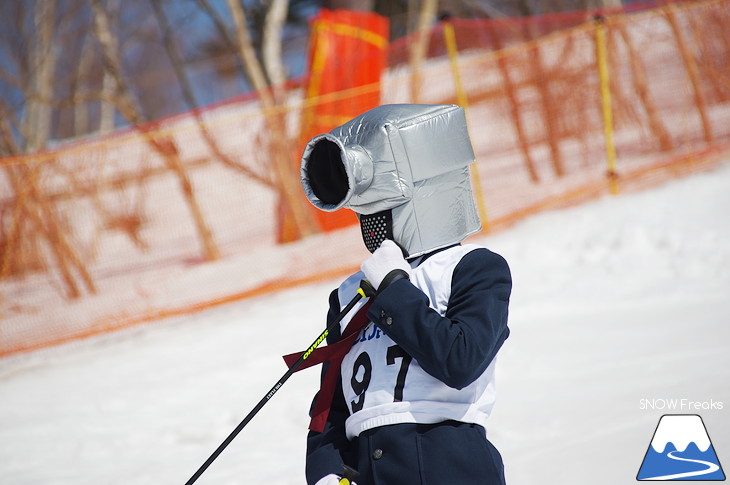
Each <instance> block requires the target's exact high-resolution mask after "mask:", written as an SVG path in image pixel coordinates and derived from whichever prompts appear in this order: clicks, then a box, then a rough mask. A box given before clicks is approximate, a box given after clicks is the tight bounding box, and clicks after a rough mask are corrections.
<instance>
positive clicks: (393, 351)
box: [350, 345, 413, 413]
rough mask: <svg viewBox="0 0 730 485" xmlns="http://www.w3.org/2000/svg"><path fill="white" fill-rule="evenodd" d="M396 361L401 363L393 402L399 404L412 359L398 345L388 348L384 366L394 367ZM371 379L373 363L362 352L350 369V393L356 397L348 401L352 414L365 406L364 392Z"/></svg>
mask: <svg viewBox="0 0 730 485" xmlns="http://www.w3.org/2000/svg"><path fill="white" fill-rule="evenodd" d="M396 359H401V362H400V369H398V375H397V377H396V380H395V387H394V388H393V402H400V401H403V389H404V388H405V386H406V374H408V366H409V365H410V364H411V360H413V357H411V356H410V355H408V354H407V353H406V351H405V350H403V349H402V348H401V347H399V346H398V345H391V346H390V347H388V351H387V353H386V364H388V365H395V363H396ZM358 376H360V377H358ZM372 378H373V362H372V360H371V359H370V355H369V354H368V353H367V352H363V353H361V354H360V355H358V356H357V359H355V363H354V364H353V368H352V377H351V378H350V385H351V386H352V391H353V392H354V393H355V395H357V399H354V400H352V401H350V405H351V406H352V412H353V413H356V412H358V411H360V410H361V409H362V408H363V406H364V405H365V392H366V391H367V390H368V387H369V386H370V381H371V380H372Z"/></svg>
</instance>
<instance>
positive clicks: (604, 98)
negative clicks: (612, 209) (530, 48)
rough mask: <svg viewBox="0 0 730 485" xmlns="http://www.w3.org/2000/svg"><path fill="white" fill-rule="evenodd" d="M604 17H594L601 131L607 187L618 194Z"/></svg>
mask: <svg viewBox="0 0 730 485" xmlns="http://www.w3.org/2000/svg"><path fill="white" fill-rule="evenodd" d="M604 22H605V19H604V18H603V17H596V60H597V61H598V77H599V81H600V86H601V107H602V110H603V133H604V138H605V140H606V161H607V162H608V172H607V173H606V176H607V177H608V187H609V190H610V191H611V194H613V195H616V194H618V184H617V183H616V179H617V174H616V147H615V146H614V144H613V113H612V111H611V87H610V79H609V74H608V52H607V48H606V30H605V26H604Z"/></svg>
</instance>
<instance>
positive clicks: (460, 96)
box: [441, 20, 489, 232]
mask: <svg viewBox="0 0 730 485" xmlns="http://www.w3.org/2000/svg"><path fill="white" fill-rule="evenodd" d="M441 25H442V27H443V32H444V42H445V43H446V51H447V52H448V54H449V63H450V64H451V72H452V75H453V76H454V88H455V91H456V103H457V104H458V105H459V106H461V107H462V108H464V111H466V110H467V108H468V107H469V101H468V100H467V97H466V92H465V91H464V86H463V84H462V82H461V75H460V73H459V64H458V59H459V52H458V49H457V47H456V35H454V26H453V24H452V23H451V22H450V21H449V20H444V21H443V22H442V23H441ZM467 125H468V120H467ZM470 171H471V176H472V179H473V180H474V196H475V198H476V203H477V210H478V211H479V218H480V219H481V220H482V226H483V229H484V230H485V231H487V232H489V217H488V215H487V204H486V202H485V201H484V193H483V192H482V184H481V180H480V177H479V171H478V170H477V168H476V165H472V166H471V167H470Z"/></svg>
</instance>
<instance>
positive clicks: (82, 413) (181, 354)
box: [0, 164, 730, 485]
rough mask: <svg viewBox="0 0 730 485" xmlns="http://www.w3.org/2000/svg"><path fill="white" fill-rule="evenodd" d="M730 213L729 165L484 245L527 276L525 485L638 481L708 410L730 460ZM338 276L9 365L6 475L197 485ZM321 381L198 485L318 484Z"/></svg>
mask: <svg viewBox="0 0 730 485" xmlns="http://www.w3.org/2000/svg"><path fill="white" fill-rule="evenodd" d="M729 212H730V164H725V165H723V166H721V167H720V168H718V169H717V170H715V171H714V172H712V173H707V174H701V175H696V176H693V177H691V178H688V179H685V180H681V181H676V182H673V183H671V184H669V185H666V186H663V187H660V188H657V189H655V190H652V191H648V192H643V193H634V194H626V195H620V196H618V197H613V198H605V199H601V200H598V201H596V202H593V203H590V204H587V205H585V206H582V207H576V208H571V209H566V210H561V211H555V212H550V213H545V214H542V215H539V216H536V217H533V218H531V219H529V220H527V221H526V222H524V223H521V224H519V225H517V226H515V227H513V228H512V229H510V230H507V231H504V232H501V233H498V234H495V235H491V236H487V237H478V238H474V239H473V241H476V242H480V243H483V244H485V245H486V246H488V247H490V248H491V249H493V250H494V251H496V252H499V253H501V254H502V255H504V256H505V257H506V258H507V260H508V262H509V263H510V265H511V267H512V271H513V278H514V291H513V297H512V302H511V313H510V327H511V328H512V335H511V337H510V338H509V339H508V340H507V342H506V344H505V347H504V348H503V350H502V352H501V353H500V357H499V364H498V378H499V382H498V387H499V397H498V401H497V405H496V408H495V412H494V415H493V416H492V418H491V425H490V429H489V436H490V439H491V440H492V441H493V442H494V443H495V444H496V446H497V447H498V448H499V449H500V451H501V452H502V454H503V457H504V461H505V464H506V469H507V479H508V483H510V484H511V485H535V484H561V485H568V484H576V485H578V484H580V485H583V484H585V483H592V484H607V485H609V484H610V485H617V484H631V483H635V476H636V473H637V471H638V469H639V466H640V465H641V461H642V459H643V457H644V454H645V453H646V450H647V447H648V446H649V443H650V442H651V439H652V434H653V432H654V429H655V428H656V424H657V422H658V420H659V417H660V416H661V415H662V414H667V413H673V414H681V413H687V414H700V415H701V416H702V418H703V420H704V422H705V424H706V426H707V430H708V432H709V435H710V438H711V439H712V442H713V445H714V448H715V450H716V451H717V453H718V457H719V459H720V463H721V464H723V463H724V464H726V466H728V465H727V464H730V386H728V382H730V308H729V305H728V304H729V303H730V224H728V222H729V220H730V219H729V218H728V214H729ZM201 284H204V282H201ZM336 284H337V281H328V282H324V283H321V284H315V285H309V286H302V287H299V288H295V289H291V290H287V291H282V292H280V293H278V294H274V295H271V296H268V297H262V298H257V299H250V300H246V301H242V302H239V303H235V304H230V305H227V306H224V307H219V308H215V309H212V310H209V311H206V312H203V313H199V314H197V315H193V316H189V317H186V318H175V319H170V320H167V321H164V322H160V323H157V324H154V325H147V326H143V327H139V328H135V329H131V330H125V331H123V332H118V333H115V334H113V335H108V336H106V337H103V338H96V339H93V340H87V341H84V342H81V343H75V344H70V345H67V346H64V347H59V348H55V349H51V350H48V351H43V352H39V353H35V354H30V355H22V356H17V357H13V358H9V359H5V360H3V361H0V483H2V484H4V485H98V484H108V485H114V484H122V483H123V484H126V485H130V484H134V485H142V484H155V485H160V484H183V483H185V482H186V481H187V479H188V478H189V477H190V476H191V475H192V474H193V473H194V472H195V470H196V469H197V468H198V466H200V465H201V464H202V463H203V462H204V461H205V459H206V458H207V457H208V456H209V455H210V453H212V452H213V450H214V449H215V448H216V447H217V446H218V444H220V442H221V441H223V439H224V438H225V437H226V436H227V435H228V433H229V432H230V431H231V430H232V429H233V428H234V427H235V426H236V425H237V424H238V423H239V422H240V420H241V419H242V418H243V416H245V415H246V414H247V413H248V411H249V410H250V409H251V408H252V407H253V406H254V405H255V404H256V403H257V402H258V400H259V399H260V398H261V397H263V396H264V395H265V394H266V393H267V392H268V390H269V388H270V387H271V386H272V385H273V384H274V383H275V382H276V380H277V379H278V378H279V377H280V376H281V375H282V374H283V373H284V371H285V367H284V364H283V361H282V360H281V358H280V356H281V355H283V354H285V353H289V352H292V351H295V350H300V349H304V348H306V347H307V346H309V344H310V343H311V342H312V340H313V339H314V338H315V337H316V336H317V335H318V334H319V332H320V331H321V329H322V321H323V317H324V314H325V312H326V301H327V295H328V294H329V291H330V290H331V289H332V288H333V287H334V286H335V285H336ZM317 381H318V371H317V370H315V369H310V370H306V371H303V372H302V373H298V374H295V375H294V376H293V377H292V378H291V379H290V380H289V381H288V382H287V383H286V385H285V386H284V387H283V388H282V389H281V390H280V391H279V392H278V394H277V395H276V396H275V397H274V398H273V399H272V400H271V401H270V402H269V404H267V406H266V407H264V408H263V410H262V411H261V412H260V413H259V415H258V416H256V418H255V419H254V420H253V421H252V422H251V423H250V424H249V426H248V427H246V428H245V429H244V430H243V432H242V433H241V434H240V435H239V436H238V437H237V438H236V439H235V440H234V441H233V443H232V444H231V445H230V446H229V447H228V448H227V449H226V450H225V451H224V452H223V454H222V455H221V456H220V457H219V458H218V460H217V461H216V462H215V463H214V464H213V465H212V466H211V467H210V469H209V470H208V471H207V472H206V473H205V474H204V475H203V476H202V477H201V479H200V480H199V481H198V482H197V483H200V484H219V485H223V484H271V485H284V484H303V483H304V480H303V461H304V459H303V454H304V437H305V433H306V426H307V421H308V419H307V416H306V414H307V410H308V407H309V402H310V399H311V396H312V395H313V393H314V392H315V389H316V386H317ZM669 399H676V401H675V402H676V403H679V404H678V405H677V406H678V407H677V408H675V409H667V408H664V409H658V407H660V406H662V405H663V404H662V403H666V402H669V401H665V400H669ZM648 402H651V403H654V404H655V405H654V406H647V404H646V403H648ZM718 403H720V407H721V409H718ZM704 408H712V409H704ZM727 471H728V470H726V473H727Z"/></svg>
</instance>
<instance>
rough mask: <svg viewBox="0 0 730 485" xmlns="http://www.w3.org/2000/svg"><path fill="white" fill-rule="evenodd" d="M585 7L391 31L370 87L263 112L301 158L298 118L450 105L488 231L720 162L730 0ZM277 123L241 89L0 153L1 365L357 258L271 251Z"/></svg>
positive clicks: (313, 247)
mask: <svg viewBox="0 0 730 485" xmlns="http://www.w3.org/2000/svg"><path fill="white" fill-rule="evenodd" d="M645 6H646V5H644V7H645ZM596 14H597V12H594V11H591V12H578V13H570V14H566V15H551V16H544V17H532V18H522V19H500V20H466V19H450V20H449V23H448V24H447V23H444V22H442V23H439V24H437V25H436V26H434V27H433V28H432V29H431V30H430V31H429V32H428V35H427V36H426V37H424V38H425V39H426V42H427V46H426V47H427V49H426V50H425V56H423V57H422V58H419V57H418V56H416V55H414V51H413V50H412V46H413V45H414V44H415V43H416V41H415V40H414V38H406V39H400V40H398V41H396V42H393V43H392V45H390V47H388V49H387V52H386V54H387V69H385V70H384V72H383V74H382V77H381V78H380V80H378V79H371V78H370V77H367V78H366V80H360V81H358V82H354V83H352V84H348V85H346V87H345V89H344V91H343V90H341V87H339V88H337V89H335V90H333V89H329V88H328V89H325V88H323V87H321V86H320V87H319V88H318V89H320V90H319V91H311V92H307V88H293V89H291V90H290V91H289V93H288V100H287V102H286V104H285V105H284V107H283V108H282V111H281V112H278V113H276V115H277V116H281V117H283V119H284V120H285V126H286V127H287V130H288V131H287V136H289V137H290V138H291V139H292V140H298V141H297V142H296V144H298V145H299V149H301V148H302V147H303V141H302V140H303V139H304V138H307V137H308V136H309V133H310V132H309V130H314V131H316V130H315V129H314V128H312V125H311V122H310V121H306V120H305V119H304V118H303V117H302V113H305V115H304V117H308V116H309V113H312V112H314V113H317V116H315V118H318V117H320V115H322V113H324V112H325V111H326V110H334V111H332V113H331V116H332V117H333V118H332V119H331V120H330V119H329V118H327V121H328V122H329V121H333V122H335V121H336V122H337V123H339V122H340V121H341V119H340V116H342V117H344V118H349V117H351V116H354V115H355V114H357V113H354V112H352V111H350V108H352V109H355V108H353V107H352V106H350V107H348V108H346V109H343V110H342V111H340V110H339V108H338V109H335V108H334V107H335V106H339V103H341V102H345V101H346V100H352V99H357V100H358V103H359V102H362V104H357V105H356V107H357V109H360V108H362V107H366V106H369V105H370V104H372V103H373V102H374V100H375V102H376V104H377V103H382V104H384V103H410V102H420V103H434V104H436V103H456V102H459V103H460V104H462V105H464V106H465V107H466V109H467V118H468V122H469V128H470V133H471V138H472V141H473V144H474V149H475V152H476V154H477V160H476V164H475V170H474V175H475V178H474V180H475V186H476V187H475V188H476V192H477V193H478V194H480V200H481V203H480V205H481V206H482V207H481V209H482V215H483V219H485V220H483V223H484V226H485V227H486V228H488V229H494V228H499V227H504V226H505V225H507V224H509V223H512V222H514V221H516V220H518V219H520V218H522V217H525V216H526V215H529V214H532V213H535V212H537V211H540V210H544V209H546V208H552V207H557V206H561V205H564V204H569V203H576V202H578V201H582V200H585V199H587V198H590V197H596V196H598V195H601V194H607V193H610V192H612V191H613V192H621V191H624V190H629V189H633V188H635V187H643V186H647V185H651V184H655V183H657V182H659V181H662V180H666V179H668V178H670V177H677V176H681V175H684V174H686V173H689V172H692V171H695V170H700V169H706V168H708V167H712V166H713V165H714V164H715V163H717V161H718V160H720V159H721V158H722V157H723V156H725V157H726V158H727V154H728V153H729V152H730V151H729V150H728V149H729V148H730V62H729V59H730V41H729V40H728V36H727V35H726V33H727V31H728V29H729V28H730V0H716V1H707V2H701V3H683V4H668V5H663V6H659V7H657V8H651V9H647V8H643V9H642V10H637V11H632V12H616V11H612V12H603V17H602V18H601V19H598V20H596V19H595V18H594V17H595V16H596ZM382 28H383V27H382V25H381V26H379V27H377V29H382ZM450 29H452V30H450ZM377 31H378V32H381V30H377ZM450 36H451V37H450ZM449 39H451V41H450V40H449ZM375 52H376V54H377V48H376V49H375ZM340 62H341V64H339V65H334V66H333V67H332V69H335V72H340V71H341V70H342V69H345V70H346V69H348V66H349V65H348V64H347V61H346V60H345V59H342V60H341V61H340ZM338 69H339V70H340V71H337V70H338ZM313 74H314V71H313ZM306 86H309V87H310V88H312V86H315V84H313V83H312V82H311V80H310V83H309V84H307V85H306ZM312 89H314V88H312ZM377 93H379V95H378V94H377ZM376 98H377V99H376ZM319 110H324V111H319ZM326 112H328V113H329V111H326ZM271 115H272V114H271V113H264V112H263V111H262V110H261V108H260V105H259V103H258V101H257V99H256V97H255V96H254V95H251V96H247V97H244V98H239V99H236V100H232V101H230V102H226V103H221V104H219V105H216V106H211V107H208V108H207V109H206V110H203V111H201V112H198V113H196V115H194V114H192V113H187V114H183V115H179V116H175V117H170V118H167V119H163V120H160V121H157V122H155V123H152V124H149V125H145V126H140V127H135V128H128V129H125V130H120V131H117V132H115V133H113V134H110V135H106V136H98V137H93V138H87V139H84V140H78V141H74V142H70V143H65V144H63V145H61V146H58V147H56V148H54V149H52V150H49V151H46V152H42V153H34V154H28V155H23V156H16V157H7V158H4V159H0V173H1V174H2V175H0V194H1V199H0V217H1V220H0V222H1V223H0V254H1V255H2V260H1V265H0V299H1V300H0V312H2V317H1V319H0V356H5V355H10V354H14V353H17V352H20V351H25V350H29V349H35V348H39V347H44V346H48V345H53V344H57V343H60V342H64V341H68V340H71V339H75V338H79V337H83V336H87V335H93V334H98V333H103V332H108V331H110V330H113V329H117V328H120V327H127V326H130V325H133V324H137V323H140V322H145V321H150V320H154V319H158V318H162V317H166V316H171V315H178V314H186V313H190V312H194V311H199V310H202V309H205V308H209V307H211V306H214V305H217V304H221V303H225V302H229V301H233V300H236V299H239V298H243V297H246V296H251V295H257V294H261V293H266V292H270V291H276V290H280V289H282V288H285V287H288V286H292V285H295V284H299V283H301V282H306V281H316V280H321V279H324V278H332V277H335V276H340V275H344V274H346V273H347V272H349V271H351V270H352V269H353V268H356V267H357V266H358V265H359V263H360V261H361V260H362V259H363V258H364V257H365V256H366V254H367V253H366V250H365V248H364V245H363V244H362V241H361V240H360V235H359V231H358V228H357V226H350V227H345V228H342V229H339V230H334V231H330V232H317V233H316V234H313V235H310V236H308V237H305V238H303V239H301V240H299V241H295V242H291V243H287V244H280V243H279V238H280V234H279V231H280V230H281V228H280V227H279V225H278V220H279V219H278V216H279V211H280V204H281V194H282V189H281V187H282V185H281V182H280V180H279V178H278V177H279V176H278V175H277V174H276V172H275V171H274V170H273V169H272V165H271V151H270V149H269V148H270V146H271V145H272V136H275V135H272V133H271V131H270V130H267V128H266V127H267V122H266V121H267V120H266V116H271ZM344 118H342V119H344ZM322 119H324V117H322ZM302 126H305V131H306V132H302V133H300V130H301V129H302V128H301V127H302ZM300 136H301V138H300ZM296 163H297V161H296V156H295V155H292V160H291V164H292V165H295V164H296ZM299 198H300V199H301V202H302V203H303V204H306V203H307V202H306V199H305V198H304V197H303V196H302V197H299ZM306 210H307V211H310V209H309V207H307V208H306ZM315 232H316V231H315Z"/></svg>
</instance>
